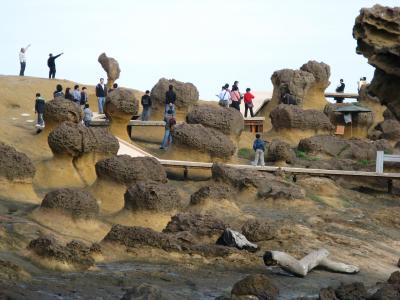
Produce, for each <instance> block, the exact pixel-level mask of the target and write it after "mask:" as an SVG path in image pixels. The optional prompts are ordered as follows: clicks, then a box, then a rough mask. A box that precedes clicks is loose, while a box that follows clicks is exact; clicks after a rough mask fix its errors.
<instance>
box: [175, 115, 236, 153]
mask: <svg viewBox="0 0 400 300" xmlns="http://www.w3.org/2000/svg"><path fill="white" fill-rule="evenodd" d="M172 136H173V140H174V144H175V145H178V146H185V147H188V148H192V149H194V150H198V151H201V152H204V153H209V155H210V156H211V157H221V158H229V157H231V156H232V155H233V154H234V153H235V151H236V146H235V145H234V144H233V142H232V141H231V140H230V139H229V137H227V136H226V135H224V134H223V133H221V132H220V131H218V130H215V129H212V128H206V127H204V126H203V125H201V124H186V123H183V124H180V125H177V126H176V127H175V130H174V131H173V132H172Z"/></svg>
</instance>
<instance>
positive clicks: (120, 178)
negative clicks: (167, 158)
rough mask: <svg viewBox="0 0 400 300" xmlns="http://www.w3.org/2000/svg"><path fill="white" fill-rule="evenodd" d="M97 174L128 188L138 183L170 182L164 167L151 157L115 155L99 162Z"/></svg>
mask: <svg viewBox="0 0 400 300" xmlns="http://www.w3.org/2000/svg"><path fill="white" fill-rule="evenodd" d="M96 174H97V176H98V177H99V178H102V179H107V180H112V181H114V182H117V183H121V184H125V185H128V186H129V185H132V184H134V183H136V182H137V181H146V180H152V181H157V182H162V183H166V182H167V181H168V180H167V174H166V173H165V169H164V167H163V166H162V165H161V164H160V163H159V162H158V161H157V160H156V159H155V158H151V157H131V156H129V155H115V156H113V157H111V158H107V159H103V160H101V161H99V162H97V163H96Z"/></svg>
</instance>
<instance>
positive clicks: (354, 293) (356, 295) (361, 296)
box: [335, 282, 367, 300]
mask: <svg viewBox="0 0 400 300" xmlns="http://www.w3.org/2000/svg"><path fill="white" fill-rule="evenodd" d="M335 293H336V297H337V298H338V299H339V300H366V299H367V290H366V289H365V286H364V284H362V283H361V282H354V283H350V284H341V285H340V286H339V287H338V288H337V289H336V290H335Z"/></svg>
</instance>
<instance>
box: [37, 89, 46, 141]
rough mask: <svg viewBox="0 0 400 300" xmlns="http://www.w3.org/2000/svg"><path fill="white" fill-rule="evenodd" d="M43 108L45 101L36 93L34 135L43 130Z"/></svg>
mask: <svg viewBox="0 0 400 300" xmlns="http://www.w3.org/2000/svg"><path fill="white" fill-rule="evenodd" d="M44 106H45V100H44V99H43V98H42V97H41V96H40V93H36V100H35V114H38V118H37V123H36V128H37V130H36V133H38V134H39V133H41V132H42V130H43V128H44V119H43V114H44Z"/></svg>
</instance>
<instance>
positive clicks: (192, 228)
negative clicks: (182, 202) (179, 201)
mask: <svg viewBox="0 0 400 300" xmlns="http://www.w3.org/2000/svg"><path fill="white" fill-rule="evenodd" d="M225 228H226V225H225V224H224V222H222V221H221V220H219V219H217V218H214V217H213V216H211V215H200V214H187V213H180V214H177V215H175V216H173V217H172V218H171V221H170V222H169V223H168V224H167V227H166V228H165V229H164V230H163V232H165V233H177V232H181V231H188V232H190V233H191V234H192V235H194V236H197V237H203V236H207V237H213V236H215V235H218V236H220V235H221V234H222V233H223V232H224V230H225Z"/></svg>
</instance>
